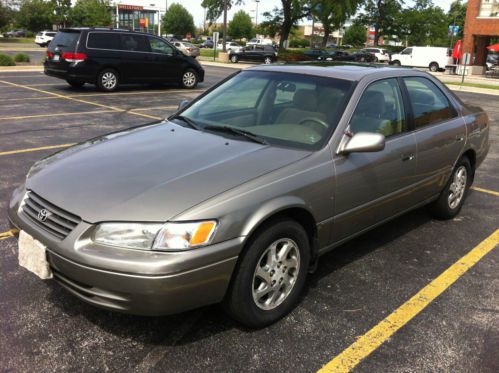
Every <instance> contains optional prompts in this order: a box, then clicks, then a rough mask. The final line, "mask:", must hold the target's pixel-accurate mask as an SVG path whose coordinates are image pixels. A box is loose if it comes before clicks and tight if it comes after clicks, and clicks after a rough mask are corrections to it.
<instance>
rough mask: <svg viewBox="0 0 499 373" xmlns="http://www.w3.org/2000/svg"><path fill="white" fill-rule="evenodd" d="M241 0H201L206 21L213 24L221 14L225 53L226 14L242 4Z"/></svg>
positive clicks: (224, 49)
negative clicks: (233, 7) (222, 17)
mask: <svg viewBox="0 0 499 373" xmlns="http://www.w3.org/2000/svg"><path fill="white" fill-rule="evenodd" d="M242 2H243V0H203V1H202V2H201V6H202V7H203V8H205V9H206V19H208V21H209V22H210V24H211V23H213V22H215V21H216V20H217V19H218V18H219V17H220V16H221V15H222V13H223V16H224V23H223V31H222V40H223V43H222V45H223V49H222V50H223V51H224V52H226V47H225V44H226V42H227V12H228V10H229V9H230V8H231V7H232V5H233V3H234V4H235V5H240V4H242Z"/></svg>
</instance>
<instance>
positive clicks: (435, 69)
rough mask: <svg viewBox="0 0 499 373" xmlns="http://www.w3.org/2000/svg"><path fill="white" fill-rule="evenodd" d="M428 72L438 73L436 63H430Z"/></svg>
mask: <svg viewBox="0 0 499 373" xmlns="http://www.w3.org/2000/svg"><path fill="white" fill-rule="evenodd" d="M430 71H432V72H436V71H438V63H436V62H432V63H430Z"/></svg>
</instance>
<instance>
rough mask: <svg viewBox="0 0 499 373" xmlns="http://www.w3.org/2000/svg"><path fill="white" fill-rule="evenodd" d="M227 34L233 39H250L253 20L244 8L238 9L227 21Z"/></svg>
mask: <svg viewBox="0 0 499 373" xmlns="http://www.w3.org/2000/svg"><path fill="white" fill-rule="evenodd" d="M228 32H229V35H230V36H231V37H232V38H233V39H242V38H246V39H250V38H251V37H252V36H253V35H254V33H253V22H251V17H250V16H249V14H248V13H246V12H245V11H244V10H240V11H238V12H237V13H236V14H234V17H232V21H230V22H229V30H228Z"/></svg>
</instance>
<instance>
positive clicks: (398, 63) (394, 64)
mask: <svg viewBox="0 0 499 373" xmlns="http://www.w3.org/2000/svg"><path fill="white" fill-rule="evenodd" d="M392 65H393V66H400V65H401V64H400V61H399V60H395V61H393V62H392Z"/></svg>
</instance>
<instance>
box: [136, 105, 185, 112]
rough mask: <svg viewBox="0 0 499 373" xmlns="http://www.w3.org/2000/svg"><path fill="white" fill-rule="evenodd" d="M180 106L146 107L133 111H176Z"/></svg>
mask: <svg viewBox="0 0 499 373" xmlns="http://www.w3.org/2000/svg"><path fill="white" fill-rule="evenodd" d="M177 107H178V106H177V105H170V106H151V107H144V108H140V109H133V111H147V110H170V109H176V108H177Z"/></svg>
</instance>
